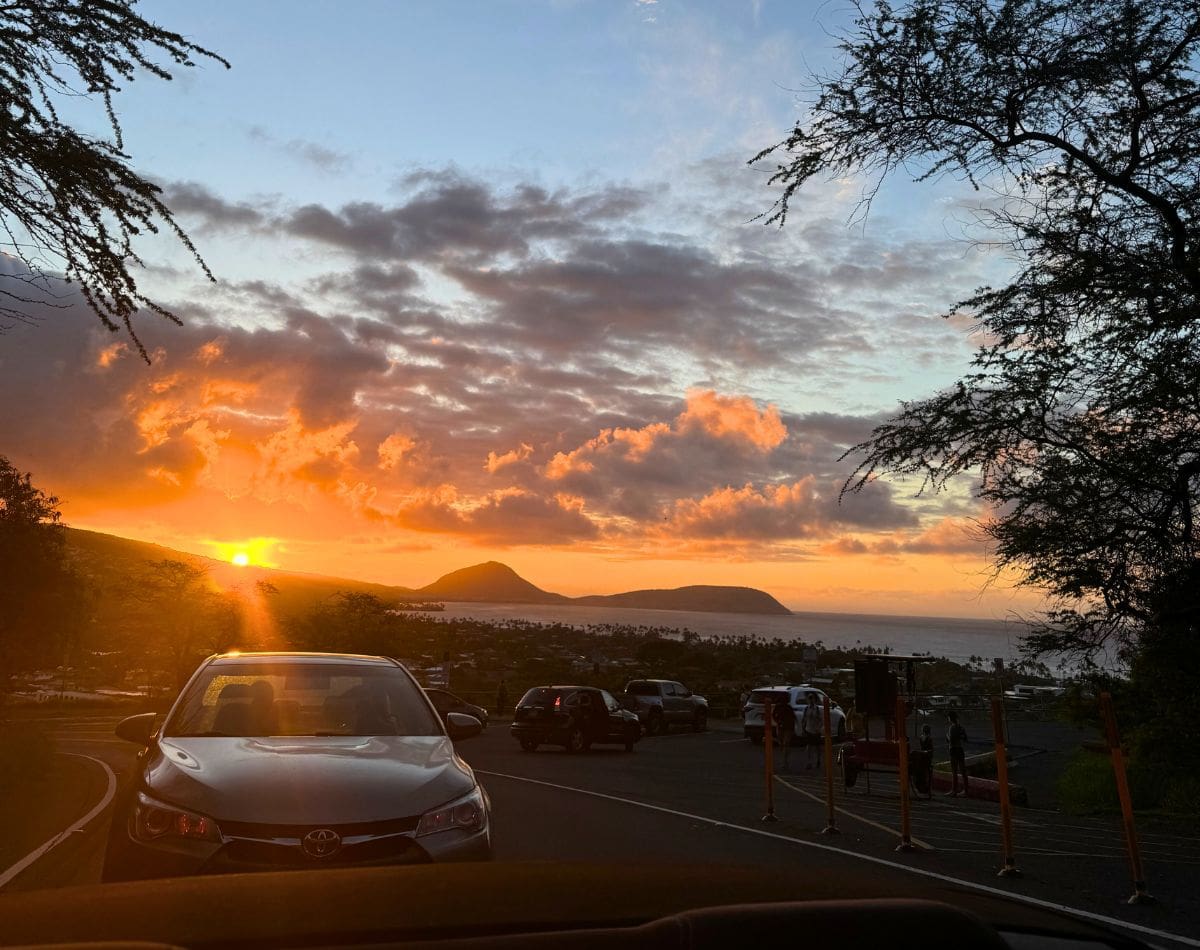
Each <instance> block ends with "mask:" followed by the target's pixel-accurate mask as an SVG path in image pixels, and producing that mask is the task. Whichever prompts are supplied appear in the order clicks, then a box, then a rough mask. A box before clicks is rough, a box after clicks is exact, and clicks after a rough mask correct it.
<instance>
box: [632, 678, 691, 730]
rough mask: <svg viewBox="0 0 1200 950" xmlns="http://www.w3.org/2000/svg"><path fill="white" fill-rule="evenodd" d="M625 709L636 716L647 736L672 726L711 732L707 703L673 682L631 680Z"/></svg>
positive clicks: (680, 684) (681, 685)
mask: <svg viewBox="0 0 1200 950" xmlns="http://www.w3.org/2000/svg"><path fill="white" fill-rule="evenodd" d="M625 707H626V708H627V709H629V710H631V711H632V712H635V713H637V717H638V720H639V721H640V722H641V723H642V727H643V728H644V729H645V730H646V735H648V736H656V735H658V734H659V733H661V732H666V730H667V729H669V728H670V727H671V726H690V727H691V728H692V729H693V730H695V731H696V732H703V731H704V730H705V729H707V728H708V700H706V699H705V698H704V697H703V696H697V695H696V694H695V693H693V692H692V691H691V690H690V689H688V688H687V687H686V686H684V685H683V684H682V683H677V682H675V681H674V680H631V681H630V682H629V684H628V685H627V686H626V687H625Z"/></svg>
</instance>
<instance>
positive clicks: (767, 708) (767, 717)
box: [761, 699, 779, 821]
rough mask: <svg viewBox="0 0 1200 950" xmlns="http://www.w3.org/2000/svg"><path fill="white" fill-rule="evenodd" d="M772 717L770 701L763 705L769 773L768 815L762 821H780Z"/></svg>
mask: <svg viewBox="0 0 1200 950" xmlns="http://www.w3.org/2000/svg"><path fill="white" fill-rule="evenodd" d="M771 716H772V711H771V701H770V700H769V699H768V700H767V701H766V702H765V703H763V751H764V752H765V753H766V755H765V756H764V758H763V761H764V765H765V768H766V773H767V775H766V778H767V813H766V814H765V815H763V816H762V819H761V820H762V821H778V820H779V819H778V818H776V817H775V752H774V742H773V739H772V737H771V733H772V732H773V731H774V726H775V720H774V719H773V718H771Z"/></svg>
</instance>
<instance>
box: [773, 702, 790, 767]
mask: <svg viewBox="0 0 1200 950" xmlns="http://www.w3.org/2000/svg"><path fill="white" fill-rule="evenodd" d="M788 700H789V697H788V696H787V695H786V694H785V695H784V696H783V698H781V699H779V700H777V701H775V702H774V703H772V704H771V718H772V719H773V720H774V726H775V736H776V738H777V739H778V740H779V748H780V749H781V750H782V751H783V767H784V768H785V769H786V768H788V759H789V758H790V757H791V754H792V742H793V741H794V740H795V738H796V711H795V710H794V709H792V704H791V703H790V702H789V701H788Z"/></svg>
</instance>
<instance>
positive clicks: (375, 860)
mask: <svg viewBox="0 0 1200 950" xmlns="http://www.w3.org/2000/svg"><path fill="white" fill-rule="evenodd" d="M419 821H420V817H419V816H413V817H409V818H394V819H390V820H386V821H360V822H351V823H346V824H328V825H321V824H305V825H277V824H265V823H252V822H238V821H223V822H221V823H220V828H221V832H222V834H223V835H224V837H225V839H226V840H225V844H224V846H223V847H222V848H221V850H220V851H219V852H218V853H217V854H216V855H214V857H213V859H212V860H211V861H210V862H209V866H208V868H207V870H210V871H227V870H231V869H235V868H237V869H243V870H250V869H255V868H259V869H265V868H303V867H307V868H312V867H339V866H345V865H362V864H405V863H419V862H424V861H428V860H429V858H428V855H426V853H425V851H424V850H423V849H422V848H421V847H420V846H419V845H417V844H416V843H415V842H414V841H413V838H412V833H413V832H414V831H416V829H417V824H418V822H419ZM321 829H327V830H330V831H334V832H336V833H337V834H338V837H339V838H341V846H340V847H339V848H338V850H337V851H336V852H334V853H333V854H330V855H328V856H327V857H312V856H311V855H309V854H307V853H305V851H304V848H303V841H304V836H305V835H307V834H308V833H309V832H312V831H317V830H321Z"/></svg>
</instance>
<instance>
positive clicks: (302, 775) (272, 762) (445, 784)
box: [143, 736, 475, 825]
mask: <svg viewBox="0 0 1200 950" xmlns="http://www.w3.org/2000/svg"><path fill="white" fill-rule="evenodd" d="M143 780H144V782H145V786H146V789H147V791H148V792H149V793H150V794H151V795H153V796H154V797H155V798H158V799H161V800H162V801H164V802H166V803H170V804H175V805H179V806H181V807H184V808H188V809H190V810H194V811H198V812H200V813H202V814H205V815H210V816H212V817H213V818H215V819H217V821H218V822H219V821H221V820H222V819H224V820H226V821H241V822H255V823H264V824H284V825H287V824H344V823H349V822H360V821H383V820H387V819H391V818H403V817H408V816H412V815H419V814H421V813H422V812H425V811H428V810H429V809H431V808H434V807H436V806H438V805H441V804H444V803H445V802H448V801H450V800H451V799H454V798H457V797H459V796H460V795H465V794H466V793H467V792H469V791H470V790H471V789H472V788H473V787H474V786H475V776H474V773H473V772H472V771H471V768H470V766H468V765H467V764H466V762H464V761H463V760H462V759H461V758H459V756H458V755H456V754H455V752H454V746H453V745H452V744H451V742H450V740H449V739H448V738H446V737H445V736H369V737H368V736H337V737H325V736H322V737H307V736H305V737H297V738H232V737H225V736H204V737H196V738H164V739H161V740H160V741H159V742H158V744H157V746H155V747H154V748H153V749H152V751H151V753H150V757H149V760H148V761H147V763H146V766H145V770H144V773H143Z"/></svg>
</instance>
